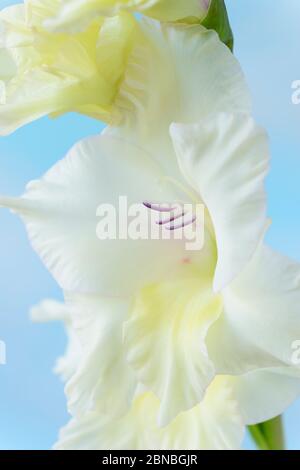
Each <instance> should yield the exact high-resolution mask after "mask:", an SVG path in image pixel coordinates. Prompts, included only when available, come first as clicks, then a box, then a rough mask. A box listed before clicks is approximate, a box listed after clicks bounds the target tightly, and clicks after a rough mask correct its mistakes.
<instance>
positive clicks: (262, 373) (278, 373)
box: [228, 368, 300, 425]
mask: <svg viewBox="0 0 300 470" xmlns="http://www.w3.org/2000/svg"><path fill="white" fill-rule="evenodd" d="M228 380H229V382H230V385H231V386H232V387H233V390H234V396H235V398H236V400H237V401H238V403H239V408H240V410H241V414H242V416H243V419H244V422H245V423H246V424H248V425H250V424H257V423H262V422H264V421H268V420H269V419H272V418H275V417H276V416H279V415H281V414H282V413H283V412H284V411H285V410H286V409H287V408H288V407H289V406H290V405H291V404H292V403H293V402H294V401H295V400H296V399H297V398H298V397H299V395H300V370H299V369H298V370H297V369H296V368H277V369H276V368H274V369H264V370H259V371H254V372H249V373H248V374H245V375H241V376H238V377H230V378H228Z"/></svg>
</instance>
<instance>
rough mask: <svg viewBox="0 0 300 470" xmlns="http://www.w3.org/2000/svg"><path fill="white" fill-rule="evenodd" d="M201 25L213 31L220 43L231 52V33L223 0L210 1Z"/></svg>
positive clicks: (232, 40) (232, 44)
mask: <svg viewBox="0 0 300 470" xmlns="http://www.w3.org/2000/svg"><path fill="white" fill-rule="evenodd" d="M201 24H202V25H203V26H205V28H207V29H214V30H215V31H216V32H217V33H218V35H219V37H220V39H221V41H222V42H224V44H226V46H228V47H229V49H230V50H231V51H233V46H234V39H233V33H232V29H231V27H230V23H229V18H228V13H227V9H226V5H225V2H224V0H211V2H210V6H209V10H208V13H207V15H206V17H205V18H204V20H203V21H202V23H201Z"/></svg>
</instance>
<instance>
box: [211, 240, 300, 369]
mask: <svg viewBox="0 0 300 470" xmlns="http://www.w3.org/2000/svg"><path fill="white" fill-rule="evenodd" d="M223 304H224V308H223V313H222V315H220V317H219V319H218V320H217V322H215V324H214V325H213V326H212V327H211V329H210V330H209V332H208V336H207V341H206V344H207V349H208V352H209V357H210V359H211V360H212V361H213V363H214V365H215V367H216V369H217V371H218V373H220V374H228V375H240V374H244V373H245V372H249V371H252V370H255V369H264V368H269V367H284V366H293V353H294V352H295V351H294V349H293V347H294V344H295V341H298V340H299V338H300V315H299V304H300V266H299V264H298V263H296V262H292V261H290V260H289V259H287V258H285V257H284V256H281V255H279V254H277V253H276V252H274V251H273V250H271V249H270V248H268V247H266V246H261V247H260V248H259V249H258V251H257V253H256V254H255V256H254V257H253V259H252V261H251V262H250V263H249V265H248V266H247V267H246V268H245V269H244V271H243V272H242V274H241V275H240V276H239V277H238V278H237V279H236V280H235V281H234V282H233V283H232V285H231V286H229V287H228V288H226V289H225V290H224V292H223Z"/></svg>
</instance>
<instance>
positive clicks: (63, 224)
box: [0, 136, 201, 296]
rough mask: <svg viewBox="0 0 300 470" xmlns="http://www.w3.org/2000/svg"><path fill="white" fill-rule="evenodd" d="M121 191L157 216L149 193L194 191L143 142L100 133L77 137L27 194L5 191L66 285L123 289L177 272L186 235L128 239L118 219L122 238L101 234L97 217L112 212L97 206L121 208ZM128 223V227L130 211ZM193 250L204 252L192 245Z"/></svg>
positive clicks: (169, 197) (112, 291) (114, 292)
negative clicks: (168, 173) (169, 175)
mask: <svg viewBox="0 0 300 470" xmlns="http://www.w3.org/2000/svg"><path fill="white" fill-rule="evenodd" d="M120 196H126V197H127V202H128V208H129V207H130V206H131V204H138V205H139V206H138V208H139V209H140V211H141V214H142V218H143V221H144V222H145V221H146V222H147V221H148V220H149V209H147V208H146V207H145V206H144V205H143V202H144V201H154V202H163V203H166V202H167V203H171V202H173V201H176V200H184V198H186V194H182V193H181V191H180V190H178V189H176V188H175V187H174V186H170V184H169V183H168V181H167V180H166V179H165V178H164V174H163V173H162V172H161V170H160V168H159V167H158V165H157V164H155V163H154V162H153V161H152V160H151V158H150V157H149V155H148V154H147V153H146V152H145V151H143V150H142V149H141V148H140V147H138V146H134V145H131V144H128V143H127V142H126V141H125V140H122V139H117V138H112V137H107V136H97V137H94V138H90V139H87V140H85V141H83V142H81V143H79V144H77V145H76V146H75V147H74V148H73V149H72V150H71V151H70V153H69V154H68V156H67V157H66V158H65V159H64V160H62V161H61V162H59V163H58V164H56V165H55V166H54V167H53V168H52V169H51V170H50V171H49V172H48V173H46V175H45V176H44V177H43V178H42V179H41V180H39V181H35V182H32V183H30V184H29V185H28V188H27V191H26V193H25V195H24V196H23V197H22V198H20V199H14V198H5V197H2V198H1V197H0V206H1V205H2V206H7V207H10V208H11V209H13V210H15V211H17V212H18V213H19V214H20V215H21V216H22V218H23V219H24V222H25V224H26V227H27V230H28V233H29V237H30V239H31V242H32V244H33V247H34V249H35V250H36V251H37V252H38V254H39V255H40V257H41V258H42V260H43V262H44V263H45V265H46V267H47V268H48V269H49V270H50V272H51V273H52V274H53V276H54V277H55V279H56V280H57V281H58V283H59V284H60V286H61V287H62V288H63V289H65V290H67V291H78V292H86V293H95V292H97V293H99V294H104V295H111V296H118V295H129V294H131V293H132V292H135V291H136V289H138V288H140V287H143V286H144V285H145V284H146V283H149V282H153V281H159V280H160V279H161V278H165V277H166V276H167V277H168V278H169V277H170V273H171V274H172V275H174V276H175V275H176V273H177V272H178V271H179V270H180V269H181V266H182V261H183V260H184V259H186V257H187V253H186V245H185V240H174V239H173V240H172V241H170V239H165V240H161V239H157V240H155V239H153V238H152V239H150V240H149V239H141V240H134V239H132V237H131V238H128V237H127V238H128V239H120V236H119V233H118V232H119V231H118V226H117V230H116V239H106V240H99V238H98V237H97V225H98V224H99V222H100V221H101V220H102V221H103V220H104V218H103V217H102V218H100V217H97V215H96V214H97V208H98V207H99V205H100V204H109V205H110V207H109V209H111V205H112V206H113V207H112V210H114V208H115V212H116V216H119V214H120V212H121V210H119V198H120ZM113 215H114V214H113ZM125 215H127V214H125ZM131 219H132V218H131ZM114 221H115V218H114V217H113V221H112V222H114ZM117 225H118V221H117ZM128 225H130V222H128ZM153 225H156V227H157V224H155V222H153ZM121 226H122V228H124V229H125V235H126V234H127V230H126V218H125V221H124V222H123V221H122V223H121ZM114 235H115V234H114V233H112V234H111V236H112V237H114ZM170 236H171V235H170ZM160 238H161V237H160ZM193 253H194V255H193ZM192 255H193V256H198V254H197V253H196V252H190V251H189V252H188V256H189V258H190V257H191V256H192ZM200 255H201V253H200V254H199V256H200Z"/></svg>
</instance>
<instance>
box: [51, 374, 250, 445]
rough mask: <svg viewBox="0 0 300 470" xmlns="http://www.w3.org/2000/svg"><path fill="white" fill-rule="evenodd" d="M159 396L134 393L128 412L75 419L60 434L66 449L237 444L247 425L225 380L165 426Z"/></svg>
mask: <svg viewBox="0 0 300 470" xmlns="http://www.w3.org/2000/svg"><path fill="white" fill-rule="evenodd" d="M158 408H159V400H158V399H157V398H156V397H155V396H154V395H153V394H152V393H150V392H148V393H144V394H143V395H140V396H139V397H137V398H136V400H135V402H134V404H133V406H132V408H131V410H130V411H129V413H128V414H127V415H125V416H124V417H123V418H121V419H120V420H117V421H109V420H105V419H103V417H102V416H101V415H99V414H97V413H89V414H87V415H86V416H84V417H82V418H80V419H73V420H72V421H71V422H70V423H69V424H68V426H66V428H64V429H63V430H62V432H61V434H60V439H59V441H58V443H57V444H56V446H55V448H56V449H62V450H65V449H66V450H72V449H75V450H81V449H82V450H103V449H104V450H107V449H112V450H116V449H117V450H198V449H199V450H208V449H209V450H221V449H223V450H224V449H238V448H240V446H241V443H242V439H243V432H244V426H243V423H242V420H241V417H240V415H239V412H238V409H237V406H236V402H235V400H234V398H233V396H232V394H231V390H230V388H228V386H227V384H226V382H225V381H224V379H218V381H216V382H214V383H213V384H212V385H211V386H210V388H209V390H208V392H207V396H206V398H205V400H204V401H203V403H201V404H200V405H198V406H197V407H195V408H193V409H192V410H190V411H188V412H185V413H182V414H181V415H180V416H178V417H177V418H176V420H175V421H173V423H172V424H170V425H169V426H167V427H166V428H164V429H161V428H158V427H157V425H156V414H157V412H158Z"/></svg>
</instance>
